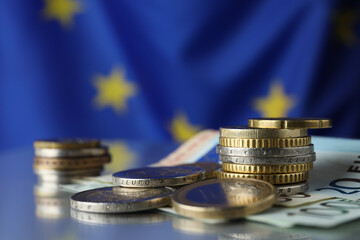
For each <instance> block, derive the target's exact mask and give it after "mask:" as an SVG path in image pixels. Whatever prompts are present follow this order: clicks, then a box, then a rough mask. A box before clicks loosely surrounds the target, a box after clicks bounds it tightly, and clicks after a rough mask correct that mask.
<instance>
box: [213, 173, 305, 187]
mask: <svg viewBox="0 0 360 240" xmlns="http://www.w3.org/2000/svg"><path fill="white" fill-rule="evenodd" d="M218 178H230V179H235V178H240V179H241V178H253V179H258V180H263V181H266V182H269V183H272V184H290V183H298V182H303V181H306V180H307V179H308V172H297V173H279V174H247V173H233V172H225V171H219V172H218Z"/></svg>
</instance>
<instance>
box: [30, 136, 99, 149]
mask: <svg viewBox="0 0 360 240" xmlns="http://www.w3.org/2000/svg"><path fill="white" fill-rule="evenodd" d="M34 147H35V148H62V149H79V148H97V147H100V141H99V140H97V139H82V138H74V139H71V138H70V139H61V138H60V139H47V140H37V141H35V142H34Z"/></svg>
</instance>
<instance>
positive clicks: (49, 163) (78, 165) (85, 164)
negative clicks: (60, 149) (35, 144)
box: [34, 155, 110, 170]
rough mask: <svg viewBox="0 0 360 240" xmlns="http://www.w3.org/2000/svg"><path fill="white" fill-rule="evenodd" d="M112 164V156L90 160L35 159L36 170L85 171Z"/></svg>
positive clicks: (91, 158)
mask: <svg viewBox="0 0 360 240" xmlns="http://www.w3.org/2000/svg"><path fill="white" fill-rule="evenodd" d="M108 162H110V155H104V156H98V157H88V158H42V157H35V158H34V168H35V169H64V170H65V169H84V168H91V167H100V166H102V165H104V164H105V163H108Z"/></svg>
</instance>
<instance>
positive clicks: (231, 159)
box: [219, 153, 316, 165]
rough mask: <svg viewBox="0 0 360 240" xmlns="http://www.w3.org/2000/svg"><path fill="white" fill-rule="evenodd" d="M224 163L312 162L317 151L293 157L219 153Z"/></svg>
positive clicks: (278, 163) (273, 163) (281, 163)
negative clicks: (237, 155) (236, 155)
mask: <svg viewBox="0 0 360 240" xmlns="http://www.w3.org/2000/svg"><path fill="white" fill-rule="evenodd" d="M219 159H220V161H221V162H223V163H235V164H251V165H286V164H305V163H312V162H314V161H315V159H316V155H315V153H312V154H308V155H302V156H293V157H251V156H239V157H235V156H227V155H219Z"/></svg>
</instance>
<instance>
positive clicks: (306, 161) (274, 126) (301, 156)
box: [216, 118, 332, 194]
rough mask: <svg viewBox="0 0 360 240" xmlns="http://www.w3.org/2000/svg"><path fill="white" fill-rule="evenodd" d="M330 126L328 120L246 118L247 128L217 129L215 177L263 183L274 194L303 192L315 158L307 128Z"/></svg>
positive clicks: (305, 189) (306, 187) (306, 186)
mask: <svg viewBox="0 0 360 240" xmlns="http://www.w3.org/2000/svg"><path fill="white" fill-rule="evenodd" d="M331 124H332V123H331V120H329V119H312V118H287V119H285V118H257V119H249V127H242V126H236V127H221V128H220V138H219V145H218V146H217V148H216V151H217V153H218V154H219V158H220V161H221V162H222V170H221V171H219V172H218V177H219V178H253V179H258V180H264V181H267V182H269V183H272V184H274V185H275V189H276V192H277V194H296V193H302V192H305V191H307V189H308V186H309V185H308V182H307V179H308V172H309V171H310V170H311V169H312V168H313V162H314V161H315V158H316V157H315V152H314V145H313V144H311V137H310V136H308V129H310V128H329V127H331V126H332V125H331Z"/></svg>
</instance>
